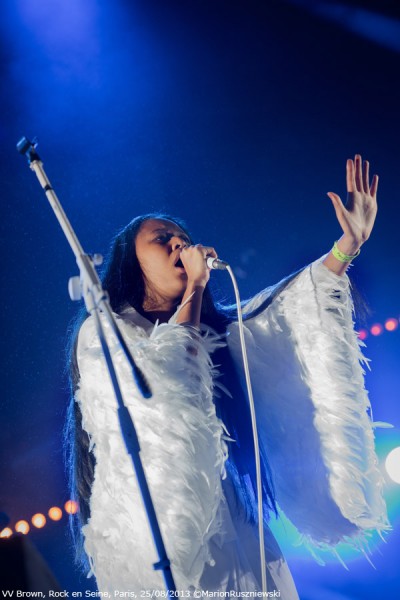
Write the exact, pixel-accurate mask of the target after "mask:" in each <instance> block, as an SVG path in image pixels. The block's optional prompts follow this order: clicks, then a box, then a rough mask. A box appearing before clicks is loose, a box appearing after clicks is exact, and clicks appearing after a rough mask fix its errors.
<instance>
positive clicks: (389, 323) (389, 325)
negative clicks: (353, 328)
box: [358, 317, 400, 341]
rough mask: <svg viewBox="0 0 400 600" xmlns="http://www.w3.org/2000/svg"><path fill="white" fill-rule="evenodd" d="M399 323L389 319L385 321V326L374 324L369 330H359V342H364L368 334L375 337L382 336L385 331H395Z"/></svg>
mask: <svg viewBox="0 0 400 600" xmlns="http://www.w3.org/2000/svg"><path fill="white" fill-rule="evenodd" d="M399 322H400V319H396V318H395V317H390V318H389V319H386V321H385V325H382V324H381V323H374V324H373V325H371V327H370V328H369V329H360V331H359V332H358V337H359V339H360V340H363V341H364V340H365V339H367V337H368V336H369V335H370V334H371V335H373V336H375V337H376V336H379V335H382V333H385V330H386V331H396V329H398V327H399Z"/></svg>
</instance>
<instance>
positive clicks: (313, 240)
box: [0, 0, 400, 600]
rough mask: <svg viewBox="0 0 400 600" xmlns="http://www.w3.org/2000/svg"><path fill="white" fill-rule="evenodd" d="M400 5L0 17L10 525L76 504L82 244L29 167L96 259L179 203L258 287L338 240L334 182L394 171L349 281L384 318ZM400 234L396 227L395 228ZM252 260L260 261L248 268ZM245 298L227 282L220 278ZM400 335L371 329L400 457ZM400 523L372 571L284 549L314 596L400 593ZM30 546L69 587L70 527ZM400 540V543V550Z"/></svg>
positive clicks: (393, 508) (163, 5)
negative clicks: (72, 479) (73, 325)
mask: <svg viewBox="0 0 400 600" xmlns="http://www.w3.org/2000/svg"><path fill="white" fill-rule="evenodd" d="M396 4H397V3H396V2H385V1H383V2H378V1H376V2H361V1H360V2H357V1H352V2H351V1H347V2H343V3H339V2H334V1H327V2H307V1H306V0H303V1H300V0H298V1H296V2H295V1H292V2H284V1H280V2H278V1H268V0H264V1H261V0H246V1H242V2H239V1H226V0H203V1H200V0H192V1H189V0H186V1H184V0H181V1H177V0H131V1H128V0H125V1H124V0H85V1H83V0H40V1H39V2H33V1H32V0H3V2H2V16H1V20H0V33H1V41H0V43H1V47H0V65H1V85H0V110H1V119H0V123H1V125H0V140H1V150H0V151H1V160H0V170H1V181H2V200H1V211H2V212H1V218H0V225H1V235H0V240H1V257H2V288H1V291H2V294H1V297H2V307H3V310H2V336H1V341H2V364H3V373H4V376H3V381H4V382H5V385H4V388H3V394H2V408H1V421H0V422H1V434H2V435H1V453H2V458H1V501H0V510H3V511H5V512H6V513H7V514H8V515H9V517H10V519H11V523H10V524H11V526H12V525H14V524H15V522H16V521H17V520H18V519H21V518H25V519H27V520H29V519H30V517H31V516H32V515H33V514H34V513H36V512H44V513H46V511H47V510H48V508H49V507H50V506H52V505H60V506H61V505H62V504H63V503H64V502H65V501H66V500H67V498H68V492H67V489H66V484H65V476H64V470H63V458H62V427H63V421H64V417H65V410H66V404H67V400H68V388H67V381H66V377H65V374H64V353H65V346H66V330H67V326H68V323H69V321H70V320H71V318H72V317H73V315H74V313H75V310H76V308H77V307H76V306H75V305H73V303H72V302H71V301H70V300H69V297H68V293H67V280H68V278H69V277H70V276H71V275H74V274H76V265H75V261H74V258H73V255H72V253H71V251H70V249H69V247H68V246H67V243H66V241H65V239H64V237H63V234H62V232H61V230H60V228H59V225H58V223H57V221H56V220H55V217H54V215H53V213H52V211H51V209H50V207H49V206H48V204H47V201H46V198H45V196H44V194H43V193H42V191H41V189H40V187H39V184H38V182H37V179H36V177H35V175H34V174H33V173H31V172H30V170H29V168H28V166H27V164H26V162H25V159H23V158H22V157H21V156H19V155H18V154H17V152H16V151H15V144H16V142H17V141H18V140H19V139H20V137H21V136H22V135H27V136H28V137H32V136H34V135H37V136H38V138H39V141H40V147H39V152H40V155H41V157H42V159H43V161H44V166H45V169H46V172H47V174H48V176H49V177H50V179H51V181H52V184H53V186H54V188H55V189H56V192H57V193H58V195H59V197H60V199H61V201H62V203H63V207H64V209H65V211H66V212H67V214H68V216H69V219H70V221H71V222H72V225H73V226H74V228H75V230H76V233H77V234H78V236H79V238H80V240H81V242H82V244H83V246H84V248H85V250H86V251H88V252H102V253H105V252H106V250H107V246H108V243H109V241H110V239H111V237H112V235H113V234H114V233H115V232H116V231H117V230H118V229H119V228H120V227H122V226H123V225H125V224H126V223H127V222H128V221H129V220H130V219H131V218H132V217H134V216H136V215H138V214H141V213H143V212H148V211H152V210H166V211H168V212H170V213H171V214H175V215H179V216H181V217H183V218H185V219H186V221H187V222H188V224H189V228H190V229H191V231H192V233H193V236H194V237H195V239H196V240H199V241H202V242H203V243H206V244H211V245H214V246H215V247H216V248H217V250H218V252H219V255H220V256H222V257H223V258H226V260H228V261H229V262H230V263H231V264H232V265H233V266H234V267H235V270H236V273H237V276H238V280H239V283H240V287H241V293H242V297H246V296H248V295H250V294H253V293H255V292H256V291H258V290H259V289H261V288H262V287H264V286H266V285H269V284H271V283H274V282H276V281H278V280H279V279H280V278H281V277H283V276H285V275H287V274H288V273H290V272H291V271H292V270H294V269H297V268H299V267H301V266H302V265H304V264H306V263H307V262H309V261H311V260H313V259H315V258H317V257H318V256H320V255H321V254H323V253H325V252H327V251H328V250H329V249H330V247H331V245H332V242H333V240H334V239H337V238H338V237H339V236H340V228H339V226H338V224H337V222H336V218H335V215H334V211H333V208H332V205H331V201H330V200H329V198H328V197H327V196H326V192H328V191H336V192H337V193H339V194H341V196H342V198H343V199H344V198H345V161H346V159H347V158H348V157H352V156H354V154H355V153H356V152H357V153H361V154H362V155H363V156H364V157H367V158H368V159H369V160H370V162H371V164H372V168H373V170H374V172H378V173H379V174H380V178H381V179H380V184H379V212H378V219H377V223H376V227H375V229H374V232H373V235H372V237H371V239H370V240H369V241H368V243H367V244H366V245H365V246H363V248H362V252H361V255H360V257H359V258H358V259H357V261H355V266H354V267H353V269H352V271H351V274H352V277H353V279H354V281H355V283H356V285H357V288H358V289H359V290H360V292H361V293H362V294H363V296H364V297H365V298H366V300H367V302H368V304H369V306H370V315H369V316H368V317H367V318H366V321H365V323H358V326H359V327H361V326H363V327H366V328H367V329H368V328H369V327H370V326H371V325H372V324H373V323H375V322H380V323H384V321H385V320H386V319H387V318H388V317H395V318H398V317H399V314H400V309H399V300H398V297H399V245H398V243H399V242H398V240H399V236H398V230H399V217H400V208H399V198H398V187H399V168H400V167H399V165H400V152H399V107H400V72H399V64H400V61H399V57H400V54H399V53H400V19H399V15H398V14H397V12H396ZM396 232H397V233H396ZM250 259H251V264H250ZM213 278H214V279H216V280H217V281H218V283H220V286H221V288H222V290H223V292H224V294H225V295H226V296H227V297H228V298H229V299H232V292H231V289H230V284H229V282H228V279H227V276H226V275H225V274H223V273H213ZM399 335H400V334H399V330H397V331H395V332H392V333H389V332H385V333H383V334H382V335H381V336H379V337H373V336H371V335H370V336H369V337H368V339H367V344H368V348H367V350H366V354H367V356H368V357H370V358H371V359H372V363H371V366H372V374H368V375H367V384H368V388H369V390H370V397H371V401H372V404H373V407H374V418H375V420H382V421H389V422H391V423H393V424H394V425H395V427H394V429H392V430H378V431H377V449H378V454H379V457H380V460H381V461H382V469H383V468H384V466H383V461H384V459H385V457H386V455H387V453H388V451H389V450H391V449H392V448H394V447H395V446H399V445H400V434H399V428H398V425H399V412H400V411H399V408H398V401H399V364H398V352H399ZM385 493H386V497H387V500H388V507H389V514H390V518H391V521H392V525H393V531H392V532H391V533H389V535H387V536H386V542H387V543H386V544H384V543H382V542H379V541H377V540H375V539H373V540H372V544H371V546H372V549H373V555H372V561H373V563H374V565H375V567H376V570H374V568H372V567H371V565H370V564H369V563H368V562H367V560H366V559H365V558H364V557H361V558H358V557H357V555H356V554H355V553H354V552H353V553H352V552H348V551H347V550H343V556H344V557H345V560H346V562H347V564H348V567H349V571H346V570H345V569H344V568H343V567H342V566H341V565H340V564H339V563H338V561H337V560H336V559H331V558H329V557H327V561H328V562H327V566H326V567H320V566H318V565H316V563H315V562H314V561H313V560H312V559H311V558H309V554H308V552H307V551H306V550H304V549H299V548H295V547H293V546H292V543H291V539H292V537H293V534H292V533H291V532H290V526H289V525H287V526H285V527H284V528H281V530H280V531H279V540H280V542H281V544H282V546H283V547H284V549H285V554H286V556H287V558H288V561H289V563H290V565H291V568H292V570H293V574H294V577H295V580H296V582H297V584H298V588H299V592H300V596H301V598H302V600H320V599H326V600H330V599H332V600H333V599H335V600H339V599H342V600H344V599H346V600H353V599H361V598H362V599H363V600H370V599H371V600H372V599H376V598H381V597H382V598H383V597H385V598H396V597H398V596H399V594H400V585H399V579H398V559H397V554H396V552H397V553H398V542H399V530H398V523H399V518H400V499H399V486H398V485H396V484H394V483H393V482H392V483H391V482H390V480H389V478H387V488H386V491H385ZM29 536H30V539H31V540H32V541H34V543H35V544H36V546H37V547H38V548H39V549H40V551H41V552H42V553H43V555H44V556H45V558H46V560H47V561H48V562H49V564H50V565H51V567H52V569H53V571H54V573H55V574H56V576H57V577H58V579H59V581H60V584H61V586H62V587H65V588H66V589H67V590H70V591H72V590H85V589H89V587H90V586H91V585H92V584H91V583H90V581H87V580H85V578H84V577H81V578H79V576H78V574H77V573H76V572H74V568H73V561H72V552H71V550H70V548H69V542H68V536H67V520H66V518H64V519H63V520H62V521H61V522H60V523H49V524H48V525H47V526H46V527H45V528H44V529H43V530H40V531H33V532H31V533H30V534H29ZM396 546H397V547H396Z"/></svg>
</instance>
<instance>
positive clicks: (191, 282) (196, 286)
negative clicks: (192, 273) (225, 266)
mask: <svg viewBox="0 0 400 600" xmlns="http://www.w3.org/2000/svg"><path fill="white" fill-rule="evenodd" d="M206 285H207V280H205V279H204V278H199V279H188V282H187V286H186V291H190V292H194V291H199V292H201V293H202V292H204V289H205V287H206Z"/></svg>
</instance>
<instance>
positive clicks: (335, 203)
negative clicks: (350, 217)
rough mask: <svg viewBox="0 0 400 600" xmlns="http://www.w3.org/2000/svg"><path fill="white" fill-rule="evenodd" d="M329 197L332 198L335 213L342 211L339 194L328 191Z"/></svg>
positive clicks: (342, 206)
mask: <svg viewBox="0 0 400 600" xmlns="http://www.w3.org/2000/svg"><path fill="white" fill-rule="evenodd" d="M327 195H328V196H329V198H330V199H331V200H332V204H333V208H334V209H335V212H336V214H338V213H340V212H343V210H344V205H343V202H342V201H341V199H340V196H338V195H337V194H335V193H334V192H328V194H327Z"/></svg>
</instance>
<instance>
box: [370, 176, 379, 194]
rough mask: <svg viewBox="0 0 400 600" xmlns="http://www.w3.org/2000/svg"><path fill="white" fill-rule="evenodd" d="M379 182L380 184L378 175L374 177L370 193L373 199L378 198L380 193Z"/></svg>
mask: <svg viewBox="0 0 400 600" xmlns="http://www.w3.org/2000/svg"><path fill="white" fill-rule="evenodd" d="M378 182H379V177H378V175H374V176H373V178H372V183H371V191H370V194H371V196H372V197H375V196H376V193H377V191H378Z"/></svg>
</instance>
